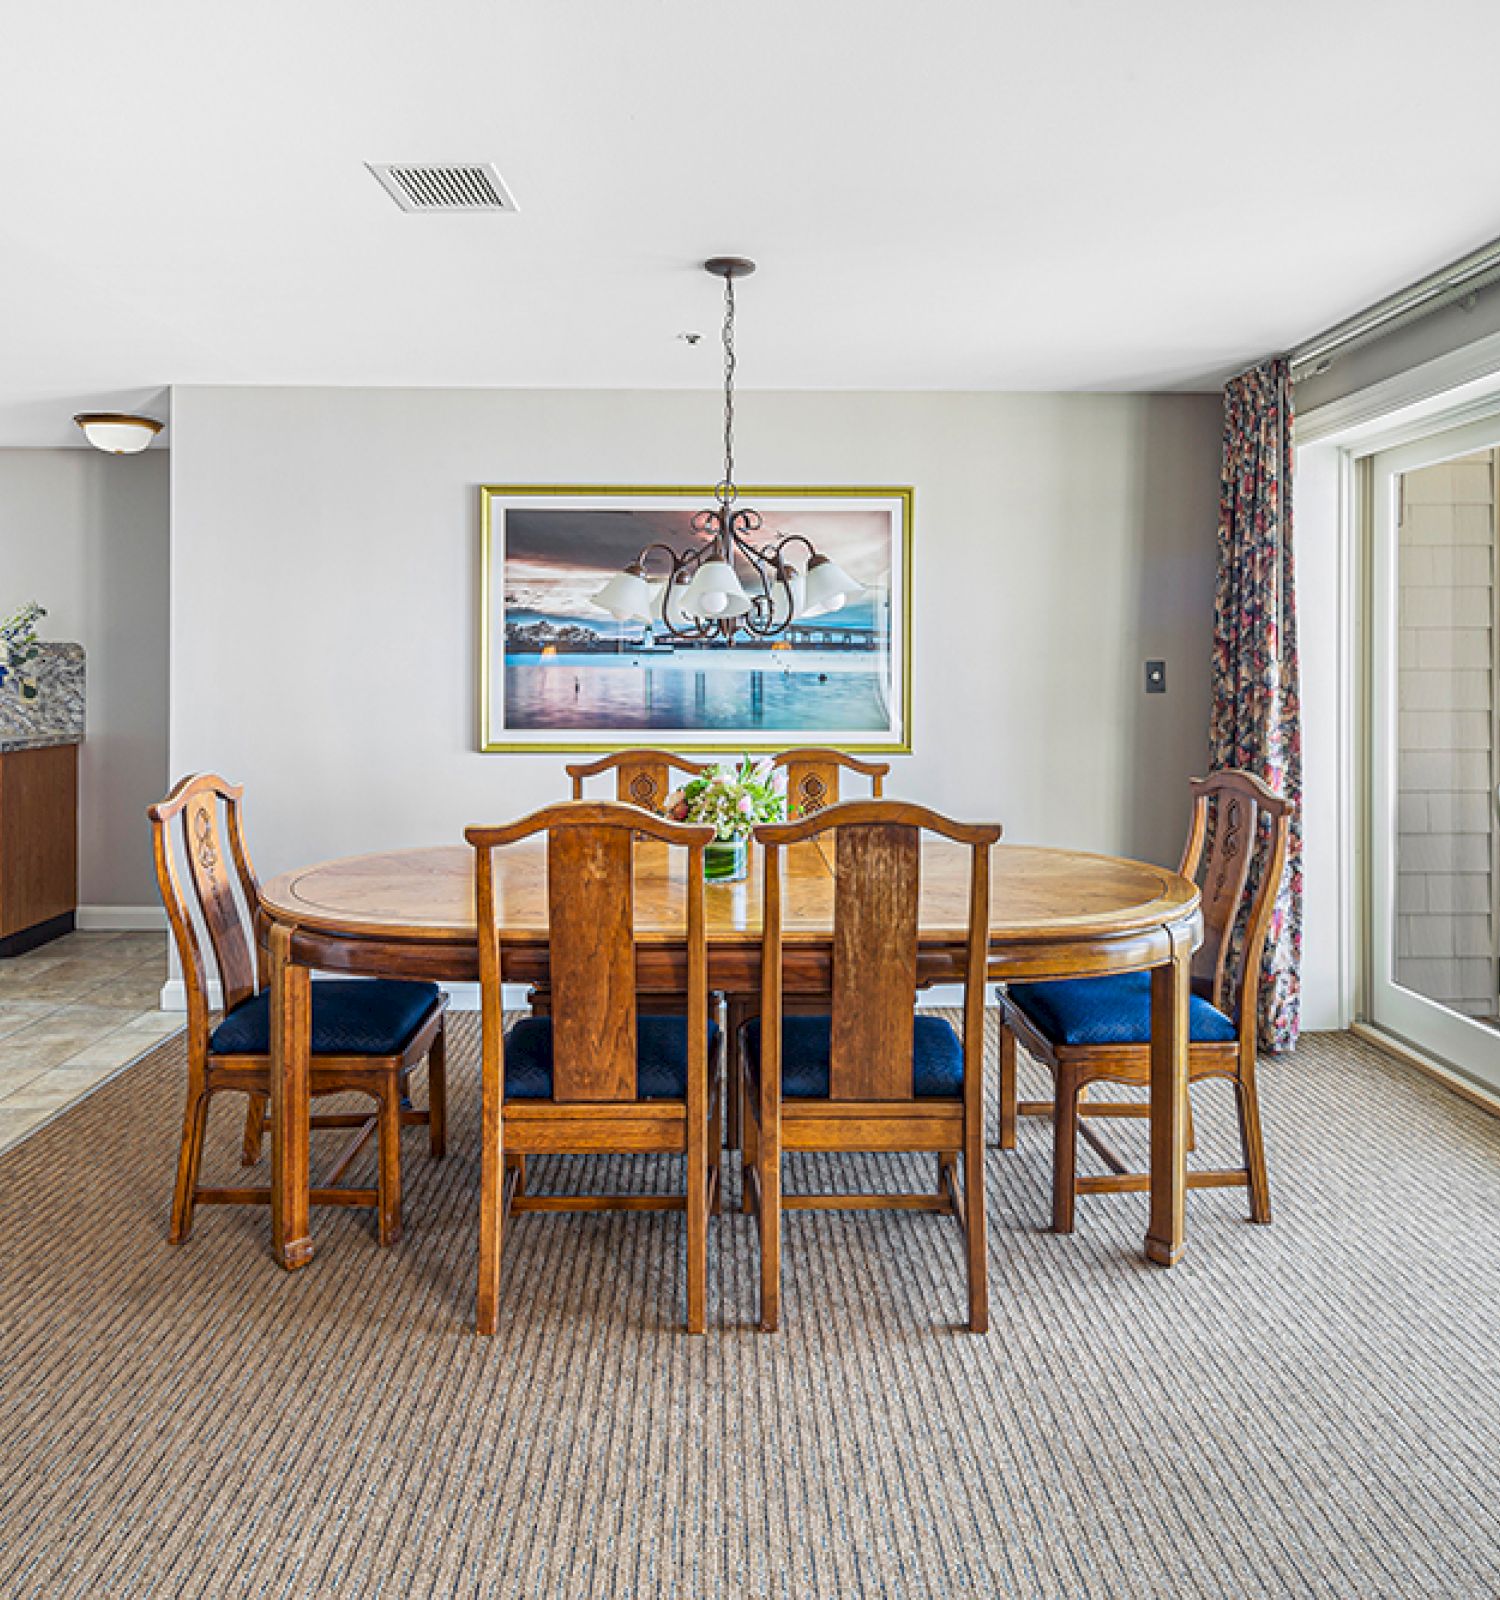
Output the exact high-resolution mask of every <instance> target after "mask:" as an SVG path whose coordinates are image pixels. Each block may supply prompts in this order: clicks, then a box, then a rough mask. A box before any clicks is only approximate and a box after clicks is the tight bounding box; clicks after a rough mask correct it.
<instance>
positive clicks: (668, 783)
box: [565, 750, 708, 811]
mask: <svg viewBox="0 0 1500 1600" xmlns="http://www.w3.org/2000/svg"><path fill="white" fill-rule="evenodd" d="M565 770H566V772H567V774H568V776H569V777H570V778H571V779H572V780H573V798H574V799H575V800H581V799H583V785H584V782H585V780H586V779H588V778H592V777H595V776H597V775H598V774H599V773H601V772H613V773H614V775H615V799H616V800H618V801H620V802H622V803H623V804H625V805H631V806H640V807H641V809H642V810H643V811H660V810H661V806H662V801H664V800H665V799H666V798H667V796H668V795H669V794H670V793H671V792H672V789H673V787H674V785H673V783H672V774H673V773H674V772H681V773H683V774H685V775H686V776H687V777H690V778H691V777H696V776H697V775H698V774H699V773H700V772H706V771H707V770H708V763H707V762H706V761H691V760H689V759H688V758H687V757H686V756H679V755H676V754H674V753H673V752H672V751H671V750H616V751H615V752H614V753H613V754H612V755H607V756H600V757H599V759H598V760H597V761H584V762H575V763H573V764H571V765H569V766H568V767H567V768H566V769H565Z"/></svg>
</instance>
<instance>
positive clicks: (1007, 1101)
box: [1000, 1022, 1020, 1150]
mask: <svg viewBox="0 0 1500 1600" xmlns="http://www.w3.org/2000/svg"><path fill="white" fill-rule="evenodd" d="M1019 1098H1020V1091H1019V1089H1018V1088H1017V1085H1016V1036H1015V1034H1013V1033H1012V1032H1011V1031H1010V1029H1009V1028H1007V1027H1006V1026H1005V1024H1004V1023H1003V1022H1002V1023H1001V1024H1000V1148H1001V1149H1002V1150H1014V1149H1015V1147H1016V1105H1017V1101H1018V1100H1019Z"/></svg>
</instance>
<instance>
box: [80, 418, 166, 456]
mask: <svg viewBox="0 0 1500 1600" xmlns="http://www.w3.org/2000/svg"><path fill="white" fill-rule="evenodd" d="M73 420H74V422H76V423H77V424H78V426H79V427H80V428H82V429H83V436H84V438H85V439H87V440H88V442H89V443H90V444H91V445H93V447H94V448H95V449H96V450H103V451H105V452H107V453H108V454H109V455H112V456H133V455H135V454H137V453H138V452H139V451H141V450H144V449H145V448H146V446H147V445H148V444H150V443H151V441H152V440H153V439H154V438H155V437H156V436H157V434H159V433H160V432H161V423H159V422H158V421H157V420H156V418H155V417H132V416H128V415H127V414H126V413H125V412H123V411H81V412H80V413H79V414H78V415H77V416H76V417H74V418H73Z"/></svg>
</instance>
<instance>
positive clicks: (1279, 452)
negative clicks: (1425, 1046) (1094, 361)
mask: <svg viewBox="0 0 1500 1600" xmlns="http://www.w3.org/2000/svg"><path fill="white" fill-rule="evenodd" d="M1209 758H1210V765H1211V766H1212V767H1213V768H1214V769H1215V770H1217V769H1219V768H1221V767H1241V768H1243V769H1245V770H1246V771H1249V772H1253V773H1254V774H1255V775H1256V776H1257V777H1259V778H1263V779H1264V780H1265V781H1266V782H1267V783H1268V784H1270V786H1271V787H1272V788H1273V789H1275V790H1276V791H1277V792H1278V793H1279V794H1281V795H1283V796H1284V797H1285V798H1286V799H1288V800H1290V801H1292V803H1293V805H1294V806H1295V807H1296V809H1295V810H1294V811H1293V813H1292V816H1291V828H1290V837H1289V839H1288V842H1287V860H1286V874H1285V876H1284V877H1283V879H1282V882H1281V889H1280V892H1279V893H1278V894H1277V897H1276V907H1275V910H1274V912H1273V913H1272V916H1271V931H1270V935H1269V937H1268V938H1267V941H1266V954H1265V960H1264V963H1263V965H1262V969H1261V983H1260V1042H1261V1045H1262V1047H1263V1048H1264V1049H1267V1050H1273V1051H1278V1050H1290V1049H1292V1048H1293V1046H1294V1045H1295V1044H1296V1043H1297V1032H1298V1025H1299V1012H1300V1001H1301V965H1302V720H1301V709H1300V702H1299V697H1298V678H1297V614H1296V604H1295V588H1294V585H1293V578H1292V377H1291V369H1290V366H1289V364H1288V362H1287V361H1286V359H1285V358H1284V357H1278V358H1277V359H1276V360H1274V361H1267V362H1265V363H1263V364H1262V365H1261V366H1258V367H1253V368H1251V370H1250V371H1249V372H1244V373H1241V374H1240V376H1239V377H1237V378H1235V379H1233V380H1232V381H1231V382H1230V383H1229V384H1228V385H1226V387H1225V389H1224V472H1223V478H1222V482H1221V486H1220V494H1219V576H1218V587H1217V591H1216V594H1215V597H1214V664H1213V713H1212V717H1211V720H1210V724H1209Z"/></svg>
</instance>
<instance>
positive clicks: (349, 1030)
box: [208, 978, 439, 1056]
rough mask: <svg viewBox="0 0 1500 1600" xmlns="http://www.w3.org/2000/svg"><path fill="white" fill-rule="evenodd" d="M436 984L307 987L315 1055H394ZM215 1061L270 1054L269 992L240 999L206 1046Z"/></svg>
mask: <svg viewBox="0 0 1500 1600" xmlns="http://www.w3.org/2000/svg"><path fill="white" fill-rule="evenodd" d="M438 998H439V993H438V986H437V985H436V984H435V983H415V982H412V981H410V980H409V979H405V978H349V979H343V978H330V979H317V978H315V979H314V980H313V984H312V1053H313V1054H314V1055H315V1056H395V1055H400V1054H401V1052H402V1051H403V1050H404V1049H405V1048H406V1047H407V1045H408V1044H410V1043H411V1039H412V1035H413V1034H415V1033H416V1031H417V1030H418V1029H419V1028H420V1027H421V1026H422V1024H423V1023H424V1022H426V1020H427V1019H428V1017H429V1016H430V1015H431V1013H432V1009H433V1007H434V1006H435V1005H437V1003H438ZM208 1048H209V1051H210V1053H211V1054H213V1055H216V1056H263V1055H267V1054H269V1052H270V1049H271V991H270V990H269V989H262V990H261V992H260V993H259V994H258V995H255V996H254V997H253V998H252V999H249V1000H243V1001H241V1002H240V1004H239V1005H237V1006H236V1007H235V1008H234V1010H233V1011H231V1012H230V1013H229V1015H228V1016H227V1017H225V1018H224V1020H223V1021H222V1022H221V1023H220V1024H219V1025H218V1027H217V1028H215V1029H214V1031H213V1034H212V1036H211V1037H210V1038H209V1041H208Z"/></svg>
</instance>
